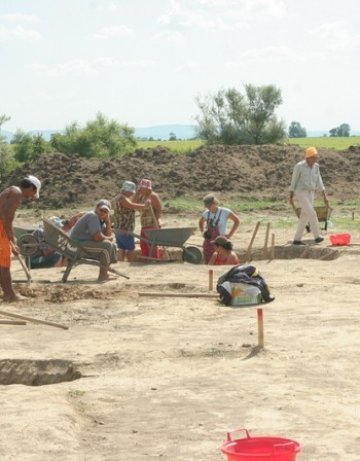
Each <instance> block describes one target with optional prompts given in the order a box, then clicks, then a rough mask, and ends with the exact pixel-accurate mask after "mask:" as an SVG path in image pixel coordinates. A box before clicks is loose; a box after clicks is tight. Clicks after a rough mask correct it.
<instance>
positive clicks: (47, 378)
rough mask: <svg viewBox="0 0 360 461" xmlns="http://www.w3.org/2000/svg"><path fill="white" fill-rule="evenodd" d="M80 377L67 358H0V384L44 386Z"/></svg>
mask: <svg viewBox="0 0 360 461" xmlns="http://www.w3.org/2000/svg"><path fill="white" fill-rule="evenodd" d="M80 378H81V373H80V371H79V370H77V368H76V366H75V365H74V364H73V362H71V361H69V360H59V359H53V360H22V359H3V360H0V385H9V384H24V385H25V386H44V385H48V384H57V383H62V382H67V381H74V380H76V379H80Z"/></svg>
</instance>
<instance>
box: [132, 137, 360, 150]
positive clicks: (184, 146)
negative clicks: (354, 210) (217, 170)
mask: <svg viewBox="0 0 360 461" xmlns="http://www.w3.org/2000/svg"><path fill="white" fill-rule="evenodd" d="M203 144H204V142H203V141H201V140H200V139H195V140H184V141H138V142H137V147H138V148H140V149H147V148H151V149H153V148H154V147H157V146H161V147H167V148H168V149H170V150H171V151H172V152H176V153H179V154H187V153H189V152H191V151H193V150H195V149H197V148H198V147H200V146H201V145H203ZM285 144H295V145H296V144H297V145H298V146H300V147H301V148H303V149H306V147H309V146H315V147H319V148H321V147H324V148H326V149H335V150H339V151H341V150H346V149H348V148H349V147H350V146H355V145H360V136H349V137H346V138H332V137H330V136H320V137H318V138H290V139H288V140H287V141H286V142H285Z"/></svg>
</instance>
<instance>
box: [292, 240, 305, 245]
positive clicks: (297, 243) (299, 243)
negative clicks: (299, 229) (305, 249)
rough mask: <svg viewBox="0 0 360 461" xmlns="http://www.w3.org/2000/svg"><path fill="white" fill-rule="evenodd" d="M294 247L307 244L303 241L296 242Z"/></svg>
mask: <svg viewBox="0 0 360 461" xmlns="http://www.w3.org/2000/svg"><path fill="white" fill-rule="evenodd" d="M293 245H306V243H304V242H302V241H301V240H294V241H293Z"/></svg>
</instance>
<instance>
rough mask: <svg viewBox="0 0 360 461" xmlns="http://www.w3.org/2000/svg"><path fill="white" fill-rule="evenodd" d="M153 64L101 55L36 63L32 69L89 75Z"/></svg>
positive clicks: (61, 73) (56, 73)
mask: <svg viewBox="0 0 360 461" xmlns="http://www.w3.org/2000/svg"><path fill="white" fill-rule="evenodd" d="M151 65H153V61H151V60H147V59H143V60H135V61H119V60H118V59H115V58H112V57H100V58H96V59H93V60H85V59H73V60H71V61H67V62H63V63H60V64H57V65H55V66H49V65H46V64H34V65H32V66H31V69H32V70H35V71H38V72H41V73H45V74H46V75H48V76H51V77H56V76H64V75H76V74H78V75H83V74H85V75H87V74H95V73H98V72H100V73H101V71H102V70H103V69H109V68H121V69H126V68H136V67H138V68H146V67H150V66H151Z"/></svg>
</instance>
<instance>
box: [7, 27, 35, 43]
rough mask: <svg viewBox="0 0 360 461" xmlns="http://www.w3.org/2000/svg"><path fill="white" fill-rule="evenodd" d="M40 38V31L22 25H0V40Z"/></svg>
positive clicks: (32, 39) (33, 39) (31, 39)
mask: <svg viewBox="0 0 360 461" xmlns="http://www.w3.org/2000/svg"><path fill="white" fill-rule="evenodd" d="M41 38H42V36H41V34H40V32H38V31H36V30H33V29H25V28H24V27H22V26H16V27H12V28H9V27H4V26H0V42H6V41H12V40H30V41H35V40H40V39H41Z"/></svg>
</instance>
